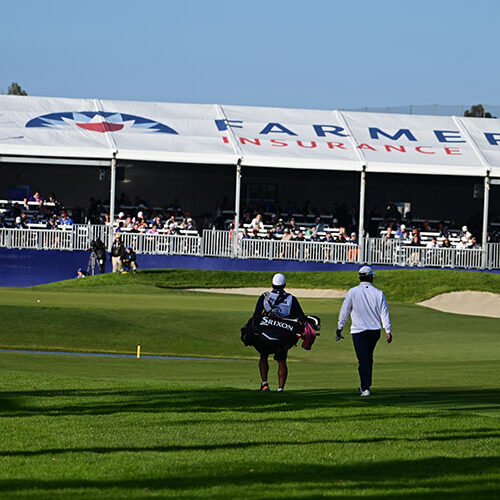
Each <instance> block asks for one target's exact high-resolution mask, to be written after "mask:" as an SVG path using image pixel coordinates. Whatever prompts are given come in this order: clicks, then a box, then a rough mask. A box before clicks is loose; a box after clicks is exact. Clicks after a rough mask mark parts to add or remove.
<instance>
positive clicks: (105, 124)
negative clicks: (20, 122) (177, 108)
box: [26, 111, 178, 134]
mask: <svg viewBox="0 0 500 500" xmlns="http://www.w3.org/2000/svg"><path fill="white" fill-rule="evenodd" d="M26 127H27V128H31V127H39V128H50V129H67V128H77V129H78V128H80V129H84V130H89V131H91V132H101V133H104V132H118V131H120V130H126V131H127V132H137V133H160V134H178V132H177V131H175V130H174V129H173V128H171V127H169V126H167V125H165V124H163V123H160V122H156V121H153V120H150V119H149V118H143V117H142V116H136V115H127V114H125V113H109V112H107V111H73V112H67V113H49V114H47V115H42V116H38V117H37V118H33V119H32V120H30V121H29V122H28V123H27V124H26Z"/></svg>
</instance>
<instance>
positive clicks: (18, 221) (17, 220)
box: [16, 215, 277, 276]
mask: <svg viewBox="0 0 500 500" xmlns="http://www.w3.org/2000/svg"><path fill="white" fill-rule="evenodd" d="M20 222H21V217H19V215H18V216H17V217H16V224H19V223H20ZM276 276H277V275H276Z"/></svg>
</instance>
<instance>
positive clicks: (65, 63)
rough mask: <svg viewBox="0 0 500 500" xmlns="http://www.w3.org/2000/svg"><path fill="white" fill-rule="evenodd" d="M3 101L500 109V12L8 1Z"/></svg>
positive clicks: (443, 4)
mask: <svg viewBox="0 0 500 500" xmlns="http://www.w3.org/2000/svg"><path fill="white" fill-rule="evenodd" d="M0 20H1V31H0V47H1V53H2V56H1V58H0V89H1V90H2V91H4V92H5V91H6V90H7V86H8V85H9V84H10V83H11V82H12V81H17V82H19V83H20V84H21V85H22V87H23V88H25V89H26V90H27V91H28V93H29V94H30V95H39V96H54V97H99V98H104V99H111V98H113V99H126V100H145V101H167V102H190V103H219V104H240V105H262V106H282V107H298V108H301V107H302V108H320V109H321V108H337V107H339V108H348V107H350V108H356V107H362V106H386V105H400V104H430V103H439V104H461V103H489V104H499V103H500V95H499V89H500V85H499V82H500V65H499V64H498V55H499V47H498V40H499V35H498V29H499V20H500V2H495V1H493V0H490V1H483V0H475V1H474V2H471V1H460V0H457V1H448V0H444V1H436V0H434V1H428V0H421V1H419V2H411V3H410V2H404V1H402V0H399V1H397V2H396V1H384V0H379V1H378V2H373V1H365V0H358V1H356V2H354V1H343V2H337V1H334V0H332V1H324V0H323V1H320V0H317V1H314V0H309V1H306V0H304V1H301V2H299V1H294V0H286V1H279V0H274V1H273V0H267V1H261V0H248V1H246V2H243V1H238V0H233V1H225V0H206V1H195V0H192V1H190V0H176V1H169V0H164V1H160V0H149V1H145V0H144V1H139V0H137V1H130V0H120V1H114V0H113V1H112V0H108V1H106V0H100V1H96V0H85V1H68V0H64V1H63V0H58V1H54V0H52V1H51V0H43V1H42V0H22V1H19V2H15V1H12V0H0Z"/></svg>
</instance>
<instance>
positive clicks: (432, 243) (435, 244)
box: [427, 236, 439, 248]
mask: <svg viewBox="0 0 500 500" xmlns="http://www.w3.org/2000/svg"><path fill="white" fill-rule="evenodd" d="M438 247H439V245H438V241H437V238H436V237H435V236H433V237H432V240H431V241H429V243H427V248H438Z"/></svg>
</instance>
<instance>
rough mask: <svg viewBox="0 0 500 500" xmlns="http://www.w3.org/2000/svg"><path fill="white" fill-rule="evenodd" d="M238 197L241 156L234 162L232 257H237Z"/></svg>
mask: <svg viewBox="0 0 500 500" xmlns="http://www.w3.org/2000/svg"><path fill="white" fill-rule="evenodd" d="M240 198H241V158H240V159H239V160H238V163H237V164H236V191H235V195H234V230H233V233H232V234H233V257H234V258H237V257H238V243H239V237H238V235H239V233H238V229H239V227H240Z"/></svg>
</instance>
